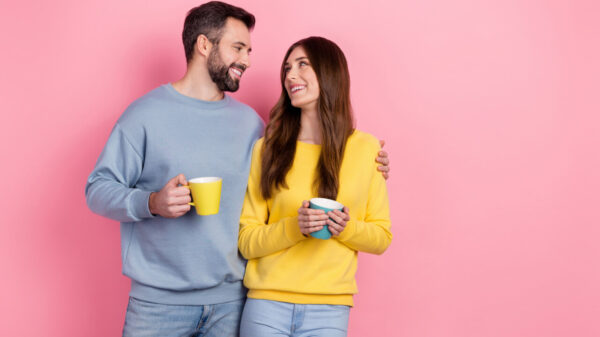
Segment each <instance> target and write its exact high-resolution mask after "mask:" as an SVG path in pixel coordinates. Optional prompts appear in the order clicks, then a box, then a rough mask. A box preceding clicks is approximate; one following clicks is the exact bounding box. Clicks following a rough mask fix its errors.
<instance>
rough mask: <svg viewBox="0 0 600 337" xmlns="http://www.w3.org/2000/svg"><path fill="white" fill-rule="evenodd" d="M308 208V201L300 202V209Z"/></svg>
mask: <svg viewBox="0 0 600 337" xmlns="http://www.w3.org/2000/svg"><path fill="white" fill-rule="evenodd" d="M308 206H309V204H308V201H306V200H302V207H304V208H308Z"/></svg>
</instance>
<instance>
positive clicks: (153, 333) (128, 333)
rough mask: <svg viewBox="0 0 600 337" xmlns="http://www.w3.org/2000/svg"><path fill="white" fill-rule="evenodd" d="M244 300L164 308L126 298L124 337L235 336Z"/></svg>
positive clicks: (165, 306) (164, 305)
mask: <svg viewBox="0 0 600 337" xmlns="http://www.w3.org/2000/svg"><path fill="white" fill-rule="evenodd" d="M243 308H244V299H241V300H237V301H232V302H227V303H220V304H211V305H167V304H157V303H150V302H146V301H142V300H138V299H136V298H133V297H130V298H129V305H128V306H127V314H126V316H125V326H124V327H123V336H124V337H171V336H177V337H179V336H185V337H189V336H194V337H200V336H202V337H237V336H238V335H239V329H240V318H241V315H242V309H243Z"/></svg>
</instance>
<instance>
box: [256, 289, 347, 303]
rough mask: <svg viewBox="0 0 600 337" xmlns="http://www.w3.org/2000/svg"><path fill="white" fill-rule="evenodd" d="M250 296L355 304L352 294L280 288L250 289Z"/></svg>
mask: <svg viewBox="0 0 600 337" xmlns="http://www.w3.org/2000/svg"><path fill="white" fill-rule="evenodd" d="M248 298H254V299H257V300H270V301H279V302H287V303H296V304H333V305H348V306H354V301H353V299H352V294H334V295H325V294H301V293H293V292H287V291H278V290H262V289H250V290H249V291H248Z"/></svg>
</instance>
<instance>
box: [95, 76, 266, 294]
mask: <svg viewBox="0 0 600 337" xmlns="http://www.w3.org/2000/svg"><path fill="white" fill-rule="evenodd" d="M262 128H263V123H262V120H261V119H260V118H259V117H258V115H257V114H256V112H255V111H254V110H253V109H252V108H250V107H249V106H247V105H245V104H242V103H240V102H238V101H236V100H235V99H233V98H231V97H229V96H227V95H226V96H225V98H224V99H223V100H220V101H215V102H208V101H201V100H197V99H194V98H191V97H187V96H184V95H181V94H180V93H178V92H177V91H176V90H175V89H174V88H173V86H172V85H170V84H166V85H163V86H160V87H158V88H156V89H154V90H153V91H151V92H149V93H148V94H146V95H144V96H143V97H141V98H139V99H138V100H136V101H135V102H133V103H132V104H131V105H130V106H129V107H128V108H127V110H126V111H125V112H124V113H123V115H122V116H121V117H120V118H119V120H118V121H117V123H116V125H115V127H114V129H113V130H112V133H111V134H110V137H109V139H108V141H107V143H106V146H105V147H104V150H103V151H102V153H101V155H100V158H98V162H97V163H96V167H95V168H94V170H93V171H92V173H91V174H90V176H89V178H88V181H87V184H86V187H85V193H86V198H87V203H88V206H89V208H90V209H91V210H92V211H93V212H95V213H97V214H100V215H103V216H105V217H108V218H111V219H114V220H117V221H120V222H121V255H122V262H123V274H125V275H126V276H128V277H129V278H131V293H130V295H131V296H132V297H135V298H139V299H142V300H146V301H150V302H155V303H163V304H184V305H185V304H190V305H204V304H214V303H224V302H228V301H232V300H236V299H240V298H243V297H244V296H245V289H244V287H243V285H242V280H243V276H244V267H245V261H244V260H243V259H242V258H241V256H240V254H239V253H238V249H237V240H238V229H239V217H240V212H241V209H242V204H243V200H244V192H245V191H246V185H247V181H248V172H249V168H250V159H251V154H252V146H253V144H254V142H255V141H256V139H258V138H259V137H260V135H261V133H262ZM179 173H183V174H184V175H185V177H186V178H187V179H191V178H194V177H202V176H219V177H222V178H223V186H222V192H221V205H220V210H219V213H218V214H216V215H209V216H199V215H197V214H196V212H195V211H194V210H193V209H192V210H191V211H190V212H188V213H187V214H185V215H183V216H181V217H179V218H176V219H167V218H163V217H161V216H154V215H152V214H151V213H150V211H149V209H148V197H149V195H150V193H151V192H156V191H159V190H160V189H161V188H162V187H163V186H164V185H165V184H166V183H167V181H169V180H170V179H171V178H173V177H175V176H176V175H178V174H179Z"/></svg>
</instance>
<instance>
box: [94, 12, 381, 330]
mask: <svg viewBox="0 0 600 337" xmlns="http://www.w3.org/2000/svg"><path fill="white" fill-rule="evenodd" d="M253 26H254V16H253V15H252V14H249V13H248V12H246V11H245V10H243V9H241V8H238V7H234V6H231V5H228V4H225V3H222V2H209V3H207V4H204V5H202V6H199V7H196V8H193V9H192V10H190V12H189V13H188V16H187V17H186V20H185V24H184V30H183V43H184V47H185V53H186V59H187V64H188V66H187V72H186V74H185V76H184V77H183V78H182V79H181V80H179V81H177V82H174V83H173V84H172V85H171V84H167V85H163V86H161V87H159V88H157V89H155V90H153V91H151V92H149V93H148V94H146V95H144V96H143V97H141V98H140V99H138V100H136V101H135V102H134V103H132V104H131V105H130V106H129V107H128V108H127V110H126V111H125V112H124V113H123V115H122V116H121V117H120V118H119V120H118V121H117V123H116V124H115V127H114V129H113V130H112V132H111V135H110V137H109V139H108V141H107V144H106V146H105V148H104V150H103V151H102V154H101V155H100V157H99V159H98V162H97V164H96V167H95V168H94V170H93V172H92V173H91V174H90V177H89V178H88V181H87V185H86V198H87V202H88V205H89V207H90V209H92V210H93V211H94V212H96V213H98V214H101V215H104V216H107V217H109V218H111V219H114V220H117V221H120V222H121V245H122V247H121V248H122V259H123V273H124V274H125V275H126V276H128V277H129V278H130V279H131V292H130V299H129V304H128V307H127V314H126V319H125V325H124V331H123V335H125V336H237V335H238V332H241V335H242V336H268V335H275V334H279V335H280V334H284V335H288V336H301V335H305V334H309V335H323V336H337V335H340V336H345V335H346V330H347V321H348V313H349V306H351V305H352V294H354V293H356V285H355V281H354V274H355V271H356V254H357V251H366V252H371V253H381V252H383V251H384V250H385V249H386V248H387V246H388V245H389V243H390V240H391V233H390V232H389V226H390V222H389V211H388V201H387V192H386V189H385V181H384V178H383V177H382V174H379V173H377V172H376V164H375V163H374V160H373V158H374V157H375V155H376V154H377V151H378V149H379V144H378V142H377V140H376V139H375V138H373V137H372V136H370V135H367V134H365V133H362V132H360V131H357V130H354V129H353V123H352V114H351V107H350V99H349V77H348V69H347V65H346V61H345V58H344V55H343V53H342V52H341V50H340V49H339V48H338V47H337V46H336V45H335V44H334V43H333V42H331V41H328V40H326V39H323V38H315V37H311V38H307V39H304V40H301V41H299V42H297V43H296V44H294V45H292V47H290V49H289V50H288V52H287V54H286V56H285V58H284V60H283V66H282V69H281V81H282V88H283V90H282V94H281V97H280V100H279V102H278V103H277V104H276V106H275V107H274V108H273V109H272V111H271V116H270V121H269V123H268V125H267V127H266V131H265V137H264V139H260V140H258V141H257V139H258V138H259V137H260V135H261V132H262V121H261V120H260V118H259V117H258V116H257V114H256V113H255V112H254V110H252V109H251V108H250V107H248V106H247V105H244V104H242V103H240V102H238V101H236V100H234V99H233V98H231V97H229V96H227V95H224V92H225V91H232V92H233V91H236V90H237V89H238V87H239V80H240V78H241V76H242V74H243V72H244V70H246V68H247V67H248V66H249V65H250V62H249V53H250V50H251V44H250V30H251V29H252V27H253ZM255 143H256V145H254V144H255ZM253 145H254V146H253ZM380 154H381V153H380ZM377 160H378V161H380V162H382V163H383V164H384V165H385V166H383V167H382V168H381V167H380V170H382V171H383V174H387V170H388V167H387V158H386V155H385V153H383V154H382V156H381V157H378V158H377ZM198 176H220V177H222V178H223V187H222V194H221V207H220V211H219V214H216V215H211V216H198V215H196V214H195V212H189V210H190V206H189V205H188V202H189V201H190V196H189V190H188V189H187V188H185V187H182V186H181V185H187V180H186V177H188V178H191V177H198ZM169 178H171V179H170V180H169ZM167 180H168V181H167ZM165 182H166V184H165ZM244 194H245V196H246V197H245V198H244ZM316 196H320V197H326V198H330V199H335V200H338V201H340V202H341V203H342V204H344V205H345V206H346V207H345V208H344V210H343V212H339V211H335V212H332V213H329V214H327V215H326V214H324V213H323V212H322V211H317V210H313V209H310V208H308V204H307V202H305V201H303V200H307V199H309V198H311V197H316ZM240 213H241V214H242V215H241V219H240ZM330 218H331V219H333V220H334V221H332V220H331V219H330ZM323 226H327V227H328V228H329V230H330V231H331V232H332V234H333V235H334V237H332V238H331V239H329V240H318V239H315V238H311V237H309V236H308V235H309V234H310V233H311V232H314V231H317V230H320V229H321V228H323ZM238 245H239V251H240V252H241V253H242V255H244V257H246V258H247V259H248V266H247V268H246V273H245V276H244V271H245V268H244V267H245V261H244V259H243V258H242V257H240V255H239V252H238ZM242 280H244V284H245V285H246V287H247V288H249V292H248V297H249V299H248V300H247V301H246V300H245V299H246V289H245V288H244V286H243V285H242ZM242 312H243V315H242ZM240 322H241V327H240Z"/></svg>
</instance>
